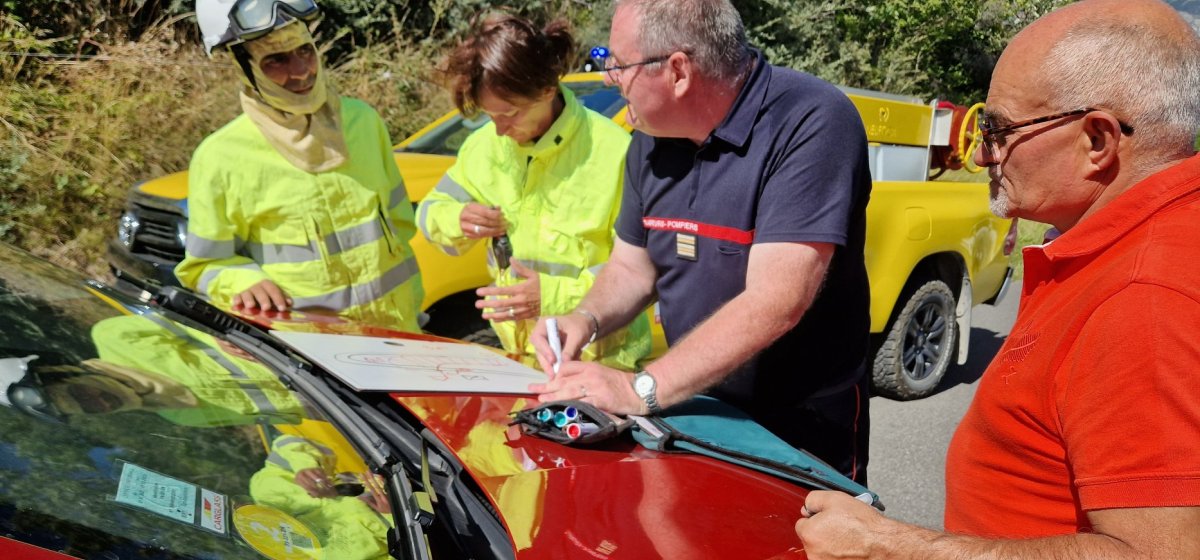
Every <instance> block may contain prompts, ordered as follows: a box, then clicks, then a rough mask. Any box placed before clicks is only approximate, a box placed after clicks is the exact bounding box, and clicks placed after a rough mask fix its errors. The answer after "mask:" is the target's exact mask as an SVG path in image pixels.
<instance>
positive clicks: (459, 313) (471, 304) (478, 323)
mask: <svg viewBox="0 0 1200 560" xmlns="http://www.w3.org/2000/svg"><path fill="white" fill-rule="evenodd" d="M475 299H476V297H475V294H474V293H470V292H463V293H460V294H455V295H453V296H450V297H448V298H445V299H443V300H442V301H439V302H437V303H436V304H434V306H433V307H430V308H429V311H428V313H429V322H428V323H426V324H425V331H426V332H428V333H430V334H436V335H438V336H444V337H446V338H453V339H457V340H463V341H466V342H474V343H475V344H483V345H484V346H492V347H494V348H499V347H500V338H499V337H498V336H496V331H494V330H492V326H491V325H490V324H489V323H488V322H487V321H486V320H484V318H483V317H482V316H481V315H480V311H479V310H478V309H475Z"/></svg>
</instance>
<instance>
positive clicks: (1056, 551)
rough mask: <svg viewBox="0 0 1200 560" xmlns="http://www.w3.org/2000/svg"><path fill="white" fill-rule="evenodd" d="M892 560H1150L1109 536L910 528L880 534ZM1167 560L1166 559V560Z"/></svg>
mask: <svg viewBox="0 0 1200 560" xmlns="http://www.w3.org/2000/svg"><path fill="white" fill-rule="evenodd" d="M880 541H881V542H883V543H885V544H884V546H883V548H884V549H885V551H884V552H883V553H882V554H872V555H871V557H872V558H886V559H889V560H893V559H894V560H1022V559H1025V558H1039V559H1042V560H1117V559H1123V560H1129V559H1141V558H1145V559H1147V560H1148V559H1150V558H1155V557H1153V556H1146V555H1139V554H1138V553H1137V551H1135V550H1133V549H1132V547H1130V546H1129V545H1128V544H1126V543H1124V542H1122V541H1120V540H1118V539H1115V538H1113V537H1110V536H1107V535H1099V534H1091V533H1081V534H1076V535H1067V536H1061V537H1048V538H1042V539H1021V540H992V539H982V538H977V537H965V536H960V535H950V534H946V533H938V532H934V531H930V530H929V529H924V528H921V527H915V526H911V525H900V528H898V529H896V530H894V531H883V532H881V533H880ZM1164 558H1165V557H1164Z"/></svg>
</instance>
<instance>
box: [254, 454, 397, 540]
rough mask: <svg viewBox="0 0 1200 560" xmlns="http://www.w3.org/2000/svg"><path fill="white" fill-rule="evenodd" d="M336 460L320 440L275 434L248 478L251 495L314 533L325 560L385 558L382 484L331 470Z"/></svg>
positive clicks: (387, 519)
mask: <svg viewBox="0 0 1200 560" xmlns="http://www.w3.org/2000/svg"><path fill="white" fill-rule="evenodd" d="M337 459H338V458H337V456H336V455H335V452H334V450H333V449H331V448H329V447H326V446H325V445H323V444H322V443H321V442H318V441H314V440H310V439H306V438H302V437H297V436H290V435H284V436H279V437H277V438H275V440H274V441H273V442H271V454H270V455H269V456H268V457H267V462H266V464H265V465H264V466H263V468H262V470H260V471H258V472H257V473H255V474H254V476H252V477H251V478H250V496H251V497H252V498H254V501H255V502H256V503H258V504H260V505H264V506H268V507H272V508H275V509H278V510H280V511H282V512H284V513H287V514H288V515H292V516H294V517H295V518H296V519H297V520H299V521H300V522H301V523H304V524H305V526H306V527H307V528H308V529H310V530H312V531H314V532H315V534H316V535H317V537H318V538H319V539H320V541H321V549H322V550H323V551H324V553H325V554H324V557H325V558H329V559H334V558H336V559H338V560H367V559H380V560H382V559H385V558H390V556H389V555H388V546H387V532H388V530H389V529H391V528H392V527H394V526H395V521H394V520H393V519H392V516H391V513H390V511H391V509H390V505H389V502H388V498H387V492H386V490H385V489H384V487H383V484H382V483H381V481H380V480H379V479H378V478H375V476H374V475H372V474H370V473H366V472H360V473H338V472H335V464H336V463H337ZM364 471H365V469H364ZM339 487H353V488H354V490H353V491H350V492H345V491H341V490H338V488H339Z"/></svg>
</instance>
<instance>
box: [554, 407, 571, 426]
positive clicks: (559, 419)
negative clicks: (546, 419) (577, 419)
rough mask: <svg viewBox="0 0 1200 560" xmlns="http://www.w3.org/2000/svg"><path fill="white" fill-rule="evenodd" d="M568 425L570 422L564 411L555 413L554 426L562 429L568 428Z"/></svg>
mask: <svg viewBox="0 0 1200 560" xmlns="http://www.w3.org/2000/svg"><path fill="white" fill-rule="evenodd" d="M568 423H569V422H568V420H567V415H566V414H565V413H563V411H561V410H560V411H558V412H555V413H554V426H555V427H557V428H561V427H563V426H566V425H567V424H568Z"/></svg>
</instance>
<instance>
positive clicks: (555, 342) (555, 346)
mask: <svg viewBox="0 0 1200 560" xmlns="http://www.w3.org/2000/svg"><path fill="white" fill-rule="evenodd" d="M546 338H547V339H549V340H550V350H552V351H554V373H558V366H559V364H561V363H562V340H561V339H559V338H558V320H557V319H555V318H553V317H551V318H549V319H546Z"/></svg>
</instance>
